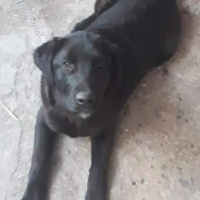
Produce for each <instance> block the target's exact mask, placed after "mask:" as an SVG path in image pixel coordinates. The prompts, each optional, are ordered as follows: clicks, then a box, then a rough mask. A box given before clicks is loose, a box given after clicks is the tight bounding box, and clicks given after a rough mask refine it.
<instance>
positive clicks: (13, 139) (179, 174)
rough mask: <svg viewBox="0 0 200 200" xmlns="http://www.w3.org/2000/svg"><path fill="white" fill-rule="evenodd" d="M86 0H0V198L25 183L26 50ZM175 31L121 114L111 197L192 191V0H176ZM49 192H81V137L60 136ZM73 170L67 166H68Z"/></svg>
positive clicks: (179, 196)
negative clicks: (165, 56)
mask: <svg viewBox="0 0 200 200" xmlns="http://www.w3.org/2000/svg"><path fill="white" fill-rule="evenodd" d="M93 3H94V2H93V1H92V0H89V1H88V0H76V1H74V0H57V1H55V0H54V1H53V0H52V1H47V0H43V1H40V0H34V1H33V0H27V1H25V0H1V1H0V16H1V17H0V24H1V26H0V47H1V51H0V88H1V90H0V100H1V101H2V102H3V103H4V104H5V105H6V106H7V107H8V108H9V109H10V110H11V111H12V112H13V113H14V114H15V115H16V116H17V118H18V119H19V120H18V121H17V120H15V119H14V118H12V117H11V116H10V115H9V114H8V113H7V112H6V111H5V110H4V109H3V107H2V106H0V128H1V134H0V141H1V142H0V158H1V160H0V191H1V192H0V200H19V199H20V198H21V196H22V193H23V191H24V189H25V186H26V182H27V175H28V170H29V167H30V159H31V154H32V147H33V135H34V133H33V129H34V123H35V116H36V113H37V109H38V107H39V105H40V104H41V102H40V98H39V97H40V94H39V86H40V72H39V70H38V69H36V67H35V66H34V65H33V61H32V51H33V49H34V48H36V47H37V46H38V45H40V44H41V43H42V42H44V41H46V40H48V39H49V38H51V37H52V36H63V35H65V34H67V33H69V31H70V30H71V29H72V27H73V25H74V24H75V23H76V22H77V21H79V20H81V19H83V18H84V17H86V16H88V15H89V14H90V13H91V12H92V10H93ZM179 7H180V10H181V15H182V21H183V33H182V38H181V41H180V46H179V50H178V52H177V54H176V56H175V57H174V58H173V59H172V60H171V61H170V62H168V63H166V64H165V66H166V67H167V68H168V70H169V73H168V75H164V74H162V73H161V70H159V69H155V70H153V71H152V72H151V73H150V74H149V75H148V76H147V77H145V78H144V80H143V81H142V82H141V84H140V86H139V87H138V89H137V90H136V91H135V92H134V94H133V95H132V97H131V99H130V101H129V103H128V105H127V106H126V108H125V110H124V112H123V113H122V123H121V125H120V126H119V128H118V132H119V135H118V138H117V141H116V148H115V154H114V157H113V162H112V163H113V164H112V172H111V180H112V181H111V189H110V191H111V199H112V200H119V199H126V200H133V199H136V200H168V199H170V200H199V198H200V175H199V168H200V121H199V119H200V84H199V80H200V55H199V52H200V45H199V44H200V0H179ZM57 149H58V151H57V152H58V154H59V155H58V156H57V157H55V159H54V161H53V162H52V166H53V167H54V174H53V184H52V187H51V199H57V200H62V199H63V200H64V199H69V200H77V199H80V200H81V199H84V194H85V189H86V182H87V176H88V169H89V165H90V143H89V139H88V138H78V139H70V138H68V137H64V136H62V137H61V138H60V140H59V143H58V147H57ZM72 171H73V173H71V172H72Z"/></svg>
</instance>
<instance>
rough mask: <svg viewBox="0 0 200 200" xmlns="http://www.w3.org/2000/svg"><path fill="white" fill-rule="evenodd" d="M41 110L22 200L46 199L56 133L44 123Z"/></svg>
mask: <svg viewBox="0 0 200 200" xmlns="http://www.w3.org/2000/svg"><path fill="white" fill-rule="evenodd" d="M43 118H44V117H43V115H42V111H41V110H40V111H39V114H38V117H37V123H36V127H35V140H34V150H33V156H32V163H31V169H30V172H29V180H28V185H27V188H26V192H25V194H24V197H23V198H22V200H46V199H47V193H48V183H49V172H50V166H51V157H52V152H53V149H54V146H55V141H56V135H57V134H56V133H55V132H53V131H52V130H51V129H50V128H49V127H48V126H47V125H46V123H45V121H44V119H43Z"/></svg>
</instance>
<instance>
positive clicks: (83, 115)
mask: <svg viewBox="0 0 200 200" xmlns="http://www.w3.org/2000/svg"><path fill="white" fill-rule="evenodd" d="M93 113H94V111H93V110H82V111H80V112H79V114H78V115H79V117H80V118H82V119H87V118H89V117H91V116H92V115H93Z"/></svg>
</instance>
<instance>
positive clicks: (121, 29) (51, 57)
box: [23, 0, 181, 200]
mask: <svg viewBox="0 0 200 200" xmlns="http://www.w3.org/2000/svg"><path fill="white" fill-rule="evenodd" d="M180 27H181V22H180V16H179V13H178V10H177V4H176V2H175V0H97V2H96V4H95V13H94V14H92V15H91V16H90V17H88V18H87V19H85V20H83V21H82V22H80V23H78V24H77V25H76V26H75V28H74V30H73V31H72V33H71V34H69V35H68V36H66V37H62V38H53V39H52V40H51V41H49V42H47V43H45V44H43V45H42V46H40V47H39V48H38V49H36V51H35V52H34V62H35V64H36V65H37V66H38V67H39V68H40V69H41V71H42V74H43V75H42V84H41V88H42V89H41V93H42V100H43V106H42V107H41V109H40V111H39V113H38V116H37V123H36V128H35V144H34V152H33V157H32V163H31V169H30V173H29V181H28V186H27V189H26V192H25V194H24V197H23V200H46V199H47V198H48V197H47V196H48V183H49V176H50V173H49V172H50V168H51V165H52V163H51V157H52V151H53V149H54V145H55V142H56V137H57V135H58V133H64V134H66V135H69V136H71V137H78V136H90V137H91V143H92V152H91V154H92V156H91V157H92V158H91V159H92V165H91V168H90V174H89V180H88V188H87V193H86V198H85V199H86V200H106V199H107V198H108V197H107V175H108V174H107V173H108V166H109V160H110V155H111V150H112V146H113V140H114V136H115V123H116V120H117V116H118V114H119V112H120V110H121V108H122V106H123V105H124V103H125V102H126V100H127V98H128V97H129V95H130V94H131V93H132V91H133V90H134V89H135V88H136V86H137V84H138V83H139V81H140V80H141V79H142V78H143V77H144V76H145V75H146V73H147V72H148V71H149V70H150V69H152V68H153V67H155V66H158V65H161V64H162V63H164V62H165V61H167V60H168V59H170V58H171V57H172V56H173V54H174V52H175V50H176V48H177V41H178V38H179V34H180V29H181V28H180Z"/></svg>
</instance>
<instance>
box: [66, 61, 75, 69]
mask: <svg viewBox="0 0 200 200" xmlns="http://www.w3.org/2000/svg"><path fill="white" fill-rule="evenodd" d="M64 66H65V68H66V69H67V70H68V71H70V72H72V71H73V69H74V65H73V63H71V62H70V61H69V60H66V61H65V62H64Z"/></svg>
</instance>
